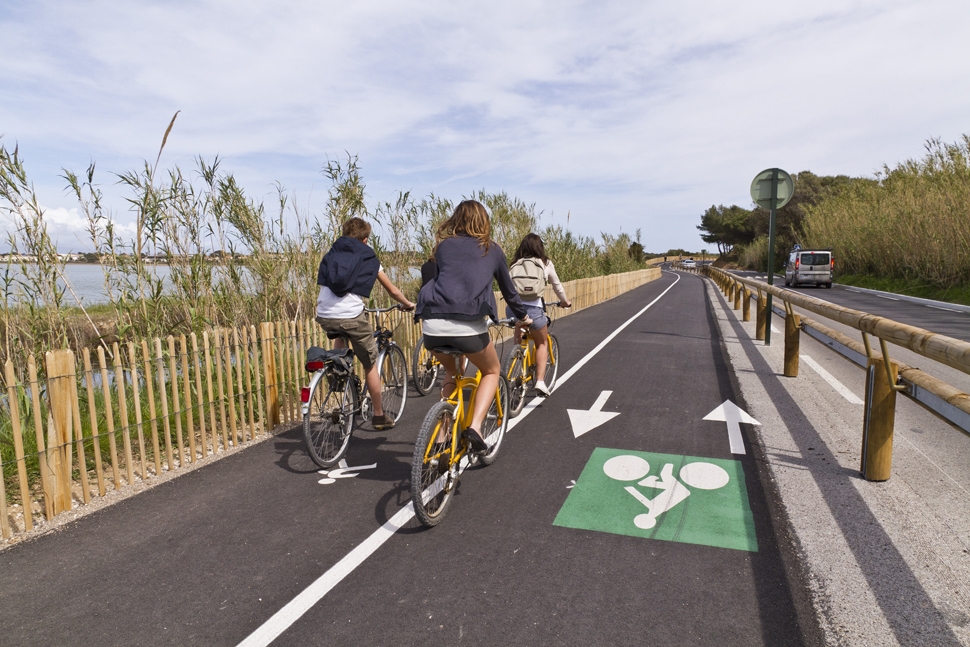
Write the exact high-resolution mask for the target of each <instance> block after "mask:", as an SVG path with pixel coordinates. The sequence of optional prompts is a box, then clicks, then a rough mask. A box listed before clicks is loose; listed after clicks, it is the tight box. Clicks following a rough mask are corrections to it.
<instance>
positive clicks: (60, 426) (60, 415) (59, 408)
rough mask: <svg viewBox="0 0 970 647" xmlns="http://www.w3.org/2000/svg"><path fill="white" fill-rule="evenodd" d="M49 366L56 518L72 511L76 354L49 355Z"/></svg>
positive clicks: (50, 452) (49, 453) (50, 459)
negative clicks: (73, 383) (72, 447)
mask: <svg viewBox="0 0 970 647" xmlns="http://www.w3.org/2000/svg"><path fill="white" fill-rule="evenodd" d="M44 360H45V363H46V364H47V396H48V399H49V401H50V421H51V425H50V426H49V427H48V429H47V466H48V468H49V469H50V471H49V472H48V474H50V475H51V476H53V478H52V479H51V481H52V482H51V490H52V492H53V495H54V497H53V498H54V514H60V513H61V512H65V511H67V510H70V509H71V507H72V501H71V467H72V465H73V462H74V461H73V459H72V452H71V445H72V443H73V440H74V415H73V403H72V399H73V395H74V389H73V388H72V386H71V382H72V381H73V380H75V379H76V376H75V373H74V353H73V352H71V351H70V350H55V351H49V352H47V353H46V354H45V356H44Z"/></svg>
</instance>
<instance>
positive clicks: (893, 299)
mask: <svg viewBox="0 0 970 647" xmlns="http://www.w3.org/2000/svg"><path fill="white" fill-rule="evenodd" d="M873 296H877V297H879V298H880V299H889V300H890V301H899V300H900V299H897V298H896V297H887V296H886V295H885V294H876V295H873Z"/></svg>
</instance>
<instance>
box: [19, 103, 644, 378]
mask: <svg viewBox="0 0 970 647" xmlns="http://www.w3.org/2000/svg"><path fill="white" fill-rule="evenodd" d="M173 123H174V118H173ZM169 130H171V125H170V126H169ZM167 136H168V131H166V138H167ZM162 148H164V140H163V144H162ZM160 157H161V149H160V151H159V158H160ZM322 172H323V175H324V176H325V177H326V179H327V180H328V181H329V188H328V193H327V199H326V203H325V205H324V207H323V209H322V213H319V214H314V215H311V214H310V213H309V212H308V211H307V210H305V209H303V208H301V207H300V206H299V205H297V204H296V203H295V202H294V201H292V200H291V199H290V196H289V195H288V194H287V192H286V190H285V189H284V188H283V187H282V185H278V186H277V199H276V200H275V201H273V202H272V204H264V203H263V202H261V201H257V200H254V199H253V198H251V197H250V196H248V195H247V194H246V192H245V190H244V189H243V187H241V186H240V185H239V183H238V182H237V181H236V179H235V178H234V176H233V175H232V173H230V172H226V171H224V170H223V168H222V163H221V161H220V160H219V159H218V158H217V159H214V160H212V161H207V160H205V159H202V158H201V157H200V158H198V159H197V160H196V161H195V168H194V169H192V170H191V171H189V172H186V171H183V169H181V168H180V167H178V166H175V167H173V168H171V169H167V170H164V171H160V170H159V168H158V160H156V162H155V164H154V165H152V164H149V163H148V162H146V163H145V164H144V166H143V167H142V168H140V169H137V170H133V171H128V172H125V173H121V174H119V175H117V176H116V179H117V181H118V182H117V185H118V186H120V187H121V188H122V190H123V191H124V199H125V201H126V202H127V204H128V205H129V207H130V209H131V211H132V213H133V215H134V217H135V228H134V230H135V231H134V234H133V235H127V232H128V230H126V229H122V228H119V227H118V226H117V225H116V222H115V218H114V216H113V214H111V213H110V212H109V210H108V208H107V207H106V206H105V204H106V200H105V197H104V194H103V193H102V188H101V186H100V185H99V183H98V181H97V180H96V177H95V166H94V165H93V164H92V165H91V166H90V167H88V168H87V169H86V171H85V172H84V173H81V174H77V173H75V172H73V171H70V170H65V171H64V174H63V178H64V180H65V182H66V185H67V189H68V190H69V192H70V193H71V194H73V196H74V197H75V198H76V199H77V201H78V206H79V212H80V213H82V214H83V216H84V218H85V221H86V228H87V234H88V236H89V238H90V245H91V247H93V248H94V250H95V251H96V253H97V257H98V260H99V263H100V265H101V268H102V270H103V275H104V287H105V295H106V298H107V299H108V300H109V305H108V307H107V308H106V309H104V308H102V309H101V310H102V312H101V313H100V314H99V315H97V316H87V315H89V313H87V312H86V311H81V312H77V311H72V310H70V309H69V307H68V306H73V305H74V304H75V303H76V301H75V299H72V298H71V297H70V295H69V292H70V283H69V282H68V281H67V277H66V276H64V271H63V270H64V263H63V261H62V260H61V258H60V257H59V255H58V253H57V252H58V250H57V249H56V247H55V245H54V243H53V242H52V241H51V238H50V236H49V235H48V230H47V222H46V220H45V214H44V210H43V208H42V207H41V206H40V204H39V202H38V199H37V197H36V194H35V192H34V191H33V188H32V185H31V183H30V180H29V179H28V176H27V173H26V171H25V169H24V164H23V161H22V159H21V157H20V154H19V151H18V149H17V148H14V150H13V151H10V150H8V149H7V148H6V147H5V146H3V145H2V143H0V211H2V212H3V213H4V214H5V215H6V216H7V218H8V220H9V221H10V223H11V227H9V228H8V241H7V242H8V245H9V247H10V249H11V251H12V252H14V253H20V254H24V255H26V256H29V257H30V258H33V259H36V261H35V262H29V261H26V260H25V261H13V260H11V257H8V258H7V262H6V266H5V268H0V289H2V290H3V299H2V303H0V309H2V310H0V326H2V330H0V333H2V338H3V345H2V347H0V363H2V362H5V361H6V360H7V359H8V358H11V359H14V361H15V363H16V364H17V365H18V366H22V365H23V362H22V360H24V359H25V358H26V356H27V355H29V354H31V353H36V354H39V353H41V352H43V351H45V350H50V349H54V348H73V349H74V350H78V349H80V348H82V347H87V346H91V347H93V346H97V345H102V346H103V347H104V349H105V351H106V352H107V354H108V359H109V361H110V360H111V359H112V357H111V349H112V344H113V342H115V341H118V342H121V343H122V344H124V342H127V341H129V340H140V339H148V338H152V337H161V338H165V337H167V336H169V335H175V336H178V335H180V334H190V333H192V332H196V333H200V332H201V331H202V330H203V329H205V328H211V327H213V326H227V325H232V326H249V325H258V324H259V322H262V321H278V320H289V321H296V320H305V319H308V318H312V316H313V312H314V309H315V303H316V297H317V292H318V287H317V286H316V276H317V266H318V264H319V262H320V259H321V258H322V256H323V254H324V253H325V252H326V250H327V249H328V248H329V246H330V244H331V243H332V242H333V240H334V239H335V238H336V237H338V236H339V235H340V230H341V226H342V224H343V222H345V221H346V220H347V219H348V218H350V217H353V216H360V217H363V218H366V219H368V220H370V221H371V222H372V223H373V224H374V227H375V230H374V231H375V233H374V235H373V236H372V244H373V246H374V248H375V249H376V251H377V253H378V256H379V257H380V258H381V261H382V263H383V264H384V267H385V268H386V269H387V271H388V273H389V275H390V276H391V277H392V278H393V279H394V280H395V282H397V283H398V285H399V287H401V288H402V289H403V290H404V292H405V293H406V294H409V295H410V296H411V297H412V298H413V297H415V296H416V293H417V290H418V288H419V287H420V279H419V278H418V277H417V275H416V272H415V271H414V270H415V268H416V267H418V266H420V264H421V263H422V262H424V260H426V259H427V258H428V257H429V256H430V255H431V252H432V250H433V248H434V232H435V229H436V228H437V226H438V224H440V222H441V221H442V220H444V219H445V218H446V217H448V216H449V215H450V214H451V211H452V210H453V207H454V205H453V202H452V201H451V200H449V199H447V198H443V197H441V196H437V195H430V196H428V197H427V198H422V199H417V198H415V197H414V196H412V195H411V193H410V192H407V191H401V192H398V194H397V195H396V196H395V197H394V198H393V199H392V200H387V201H380V202H377V203H376V204H369V203H368V201H367V199H366V194H365V183H364V180H363V178H362V176H361V173H360V168H359V164H358V160H357V158H356V157H355V156H352V155H348V156H347V157H346V159H340V160H329V161H328V162H327V164H326V165H325V166H324V168H323V171H322ZM469 197H473V198H475V199H477V200H479V201H481V202H482V203H483V204H485V205H486V206H487V207H488V208H489V210H490V211H491V214H492V229H493V238H494V239H495V240H496V241H497V242H498V243H499V244H500V245H501V246H502V248H503V249H504V250H505V251H506V254H507V255H509V256H511V254H512V253H513V252H514V250H515V248H516V247H517V245H518V243H519V241H520V240H521V239H522V237H523V236H524V235H525V234H526V233H529V232H530V231H535V232H537V233H539V234H540V235H542V236H543V238H544V240H545V242H546V247H547V251H548V253H549V256H550V257H551V258H552V259H553V260H554V261H555V263H556V267H557V270H558V272H559V276H560V278H561V279H562V280H564V281H568V280H572V279H576V278H584V277H590V276H600V275H604V274H610V273H618V272H624V271H629V270H634V269H640V268H642V267H644V264H643V262H642V260H637V259H635V258H633V257H631V255H630V254H629V253H628V252H629V248H630V245H631V242H632V241H631V238H630V237H629V236H628V235H626V234H618V235H614V234H602V237H601V240H599V241H596V240H594V239H593V238H590V237H586V236H580V235H576V234H575V233H573V232H571V231H569V230H568V229H565V228H564V227H562V226H561V225H549V226H545V227H542V226H541V224H540V220H541V213H537V212H536V210H535V205H534V204H527V203H525V202H523V201H522V200H520V199H518V198H515V197H513V196H509V195H508V194H506V193H504V192H503V193H487V192H485V191H484V190H481V191H477V192H474V193H473V194H471V195H470V196H469ZM155 263H164V264H167V265H168V266H169V267H170V270H171V271H170V275H169V277H170V278H169V281H170V285H166V284H165V282H164V280H163V279H162V278H161V277H160V276H159V275H157V274H156V273H155V272H153V271H152V269H153V264H155ZM15 266H16V267H15ZM65 285H66V286H67V287H62V286H65ZM373 298H374V301H375V303H376V304H377V305H384V304H386V303H388V302H389V297H388V296H387V295H386V294H385V293H384V292H383V290H382V289H381V288H377V289H375V291H374V294H373ZM18 372H19V369H18Z"/></svg>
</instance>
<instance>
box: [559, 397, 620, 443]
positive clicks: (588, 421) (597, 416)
mask: <svg viewBox="0 0 970 647" xmlns="http://www.w3.org/2000/svg"><path fill="white" fill-rule="evenodd" d="M611 395H613V392H612V391H603V392H602V393H600V397H598V398H596V402H594V403H593V406H592V407H590V409H589V411H586V410H584V409H566V413H568V414H569V422H570V423H571V424H572V426H573V437H575V438H579V437H580V436H582V435H583V434H585V433H586V432H587V431H592V430H593V429H596V428H597V427H599V426H600V425H601V424H603V423H604V422H607V421H609V420H612V419H613V418H615V417H617V416H618V415H620V414H619V412H611V411H603V410H602V409H603V406H604V405H605V404H606V401H607V400H608V399H609V397H610V396H611Z"/></svg>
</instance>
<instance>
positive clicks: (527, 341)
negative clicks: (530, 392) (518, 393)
mask: <svg viewBox="0 0 970 647" xmlns="http://www.w3.org/2000/svg"><path fill="white" fill-rule="evenodd" d="M546 344H547V345H548V347H549V350H550V352H549V361H551V362H552V364H553V366H555V365H556V358H555V357H553V356H552V340H551V339H550V334H549V333H546ZM519 346H521V347H522V349H523V353H522V382H523V383H524V384H528V383H529V382H531V381H532V380H533V379H534V378H535V371H534V370H533V371H530V370H529V369H534V368H535V367H536V345H535V341H534V340H533V339H532V336H531V335H529V334H528V332H526V331H523V333H522V339H520V340H519ZM505 377H506V378H508V377H509V376H508V375H506V376H505Z"/></svg>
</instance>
